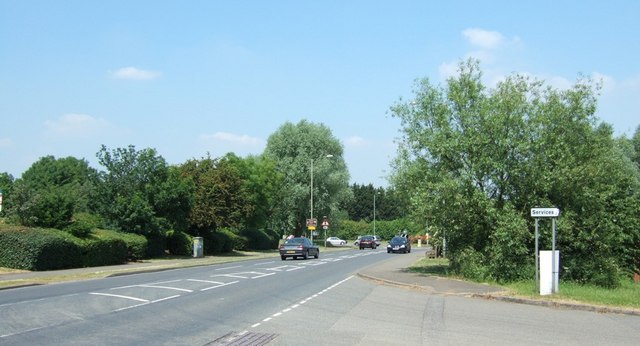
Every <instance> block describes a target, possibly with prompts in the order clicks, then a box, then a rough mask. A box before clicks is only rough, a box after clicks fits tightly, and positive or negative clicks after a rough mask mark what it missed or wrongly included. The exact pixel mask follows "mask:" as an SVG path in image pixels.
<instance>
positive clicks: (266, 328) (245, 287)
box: [0, 250, 640, 345]
mask: <svg viewBox="0 0 640 346" xmlns="http://www.w3.org/2000/svg"><path fill="white" fill-rule="evenodd" d="M401 256H404V255H401V254H398V255H389V254H386V252H384V250H362V251H360V250H349V251H341V252H333V253H326V254H325V253H321V256H320V258H319V259H310V260H306V261H303V260H287V261H280V260H279V259H277V260H276V259H269V260H252V261H244V262H237V263H229V264H224V265H212V266H206V267H196V268H187V269H179V270H178V269H176V270H169V271H164V272H156V273H145V274H136V275H128V276H121V277H113V278H107V279H99V280H89V281H82V282H75V283H61V284H51V285H46V286H35V287H25V288H19V289H11V290H4V291H0V344H7V345H45V344H46V345H52V344H61V345H71V344H73V345H89V344H91V345H230V344H236V345H243V344H254V345H261V344H266V343H268V344H269V345H299V344H316V345H438V344H471V343H473V344H480V345H482V344H487V345H489V344H491V345H496V344H498V345H507V344H508V345H514V344H515V345H518V344H568V345H571V344H576V345H577V344H607V345H625V344H628V345H632V344H637V340H640V330H639V328H638V326H640V318H638V317H637V316H627V315H617V314H598V313H592V312H585V311H572V310H559V309H553V308H548V307H541V306H530V305H523V304H513V303H506V302H498V301H491V300H484V299H478V298H468V297H465V296H457V295H443V294H430V293H426V292H423V291H418V290H411V289H405V288H398V287H390V286H385V285H380V284H378V283H376V282H373V281H371V280H364V279H362V278H361V277H359V276H358V275H357V273H358V272H359V271H361V270H363V268H372V267H371V266H373V267H382V266H384V264H386V263H390V261H397V260H398V259H402V258H403V257H401Z"/></svg>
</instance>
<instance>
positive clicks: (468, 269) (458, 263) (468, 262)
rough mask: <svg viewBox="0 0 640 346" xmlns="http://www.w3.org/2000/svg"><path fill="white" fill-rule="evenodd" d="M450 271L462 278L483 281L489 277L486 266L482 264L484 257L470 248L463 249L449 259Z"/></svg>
mask: <svg viewBox="0 0 640 346" xmlns="http://www.w3.org/2000/svg"><path fill="white" fill-rule="evenodd" d="M450 263H451V269H453V271H454V272H455V273H457V274H459V275H462V276H463V277H465V278H467V279H470V280H475V281H485V280H486V279H487V278H488V277H489V272H488V269H487V266H486V265H485V264H484V257H483V256H482V254H481V253H479V252H477V251H475V250H474V249H472V248H465V249H463V250H462V251H460V252H458V253H457V254H456V257H455V258H451V259H450Z"/></svg>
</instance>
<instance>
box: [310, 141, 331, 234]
mask: <svg viewBox="0 0 640 346" xmlns="http://www.w3.org/2000/svg"><path fill="white" fill-rule="evenodd" d="M323 157H326V158H332V157H333V155H331V154H328V155H325V156H323ZM321 158H322V157H321ZM313 161H314V159H311V184H309V186H310V188H311V198H310V203H309V205H310V214H311V218H310V220H311V222H312V223H313ZM314 227H315V226H314ZM314 230H315V229H312V230H311V241H312V242H313V231H314Z"/></svg>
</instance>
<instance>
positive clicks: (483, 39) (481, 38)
mask: <svg viewBox="0 0 640 346" xmlns="http://www.w3.org/2000/svg"><path fill="white" fill-rule="evenodd" d="M462 35H463V36H464V37H466V38H467V40H468V41H469V42H470V43H471V44H472V45H474V46H478V47H480V48H483V49H493V48H496V47H497V46H499V45H501V44H502V43H503V42H504V36H502V34H501V33H499V32H497V31H488V30H484V29H478V28H469V29H466V30H464V31H463V32H462Z"/></svg>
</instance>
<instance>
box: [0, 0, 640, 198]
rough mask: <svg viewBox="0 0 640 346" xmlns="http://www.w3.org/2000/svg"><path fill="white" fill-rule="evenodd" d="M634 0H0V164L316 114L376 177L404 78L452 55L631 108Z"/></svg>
mask: <svg viewBox="0 0 640 346" xmlns="http://www.w3.org/2000/svg"><path fill="white" fill-rule="evenodd" d="M639 17H640V2H639V1H632V0H630V1H615V0H614V1H607V2H604V1H529V2H520V1H489V2H484V3H483V2H479V1H451V2H445V1H434V2H430V1H408V0H397V1H371V0H370V1H349V0H340V1H330V0H328V1H304V0H296V1H279V0H271V1H248V0H245V1H242V0H238V1H231V0H229V1H222V0H219V1H160V0H156V1H142V0H138V1H115V0H110V1H45V0H43V1H31V0H15V1H13V0H0V172H9V173H10V174H12V175H13V176H14V177H16V178H18V177H20V175H21V174H22V172H24V171H25V170H26V169H28V168H29V167H30V166H31V165H32V164H33V163H34V162H35V161H37V160H38V159H39V158H40V157H42V156H46V155H54V156H55V157H66V156H73V157H76V158H84V159H86V160H87V161H89V162H90V163H91V165H92V166H94V167H96V168H98V169H102V168H101V167H100V166H99V165H98V163H97V160H96V158H95V154H96V152H97V151H98V150H99V149H100V145H101V144H105V145H106V146H107V147H108V148H111V149H114V148H118V147H126V146H128V145H131V144H132V145H135V146H136V148H137V149H143V148H155V149H156V150H157V151H158V153H159V154H160V155H162V156H163V157H164V158H165V159H166V160H167V161H168V162H169V163H170V164H180V163H183V162H185V161H187V160H189V159H192V158H196V159H199V158H202V157H204V156H206V155H207V153H210V154H211V155H212V156H214V157H217V156H222V155H224V154H225V153H227V152H235V153H236V154H238V155H240V156H245V155H248V154H259V153H261V152H262V151H263V149H264V147H265V144H266V140H267V138H268V137H269V135H270V134H272V133H273V132H275V131H276V130H277V129H278V128H279V127H280V126H281V125H282V124H284V123H285V122H287V121H289V122H293V123H297V122H298V121H300V120H302V119H307V120H309V121H312V122H315V123H323V124H325V125H327V126H328V127H329V128H330V129H331V130H332V132H333V135H334V136H335V137H336V138H338V139H339V140H340V141H341V142H342V143H343V145H344V148H345V153H344V158H345V161H346V163H347V165H348V167H349V171H350V174H351V182H352V183H359V184H369V183H373V184H374V185H376V186H387V182H386V179H385V176H387V175H388V174H389V173H390V172H391V169H390V166H389V162H390V160H391V159H392V158H393V157H394V156H395V152H396V145H395V144H394V139H395V138H397V137H399V135H400V133H399V132H398V131H399V121H398V120H397V119H395V118H392V117H391V116H390V113H389V111H388V110H389V107H390V106H392V105H393V104H394V103H395V102H397V101H398V100H399V99H400V98H401V97H402V98H403V99H404V100H409V99H411V97H412V93H411V91H412V88H413V85H414V81H415V80H416V79H417V78H423V77H427V78H429V79H430V80H431V81H432V83H434V84H439V83H443V82H444V81H445V80H446V78H447V77H449V76H451V74H452V73H453V72H454V71H455V68H456V66H457V63H458V62H459V61H460V60H461V59H466V58H467V57H470V56H473V57H477V58H479V59H480V60H481V68H482V70H483V72H484V75H485V78H486V82H487V83H488V84H490V85H491V84H492V83H495V82H496V81H498V80H500V79H501V78H503V77H504V76H505V75H508V74H511V73H512V72H517V73H523V74H528V75H531V76H534V77H536V78H540V79H544V80H546V81H547V83H548V84H549V85H552V86H554V87H557V88H565V87H568V86H571V85H572V84H573V82H575V80H576V79H577V78H578V77H579V76H580V75H586V76H591V77H594V78H596V79H601V80H602V81H603V85H604V87H603V89H602V94H601V96H600V98H599V106H600V107H599V110H598V117H599V118H600V120H601V121H604V122H607V123H609V124H611V125H613V127H614V129H615V133H616V135H618V136H619V135H623V134H626V135H627V136H628V137H630V136H631V135H632V134H633V132H634V131H635V129H636V127H637V126H638V125H639V123H640V121H639V119H640V116H639V115H640V114H639V109H640V63H639V62H638V59H639V57H640V39H638V36H639V34H640V24H639V23H640V21H638V20H637V18H639Z"/></svg>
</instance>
